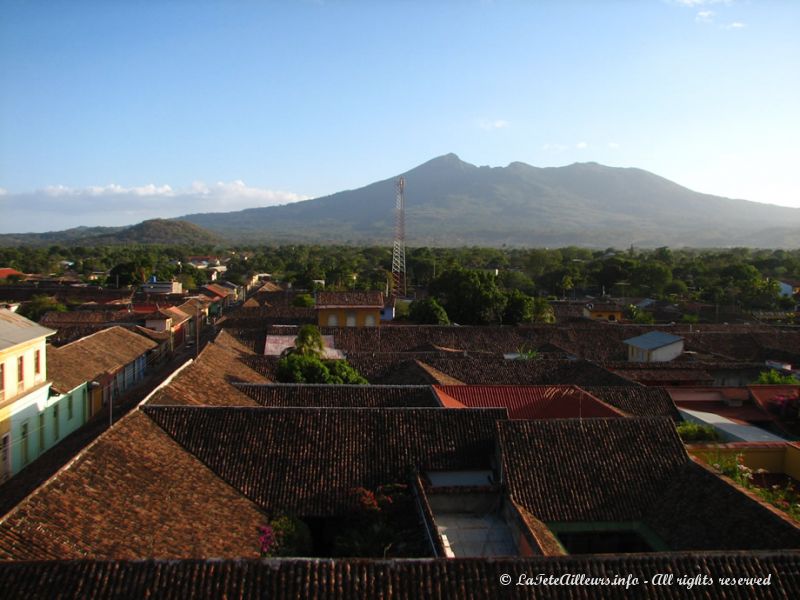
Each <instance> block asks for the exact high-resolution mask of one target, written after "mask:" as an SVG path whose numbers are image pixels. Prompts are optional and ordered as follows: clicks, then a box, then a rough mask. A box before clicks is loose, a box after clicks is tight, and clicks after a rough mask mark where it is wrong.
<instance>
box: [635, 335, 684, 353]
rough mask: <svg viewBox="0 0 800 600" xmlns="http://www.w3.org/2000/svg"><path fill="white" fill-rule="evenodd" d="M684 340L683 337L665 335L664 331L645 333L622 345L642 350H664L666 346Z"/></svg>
mask: <svg viewBox="0 0 800 600" xmlns="http://www.w3.org/2000/svg"><path fill="white" fill-rule="evenodd" d="M682 339H683V338H682V337H680V336H677V335H672V334H671V333H664V332H663V331H651V332H649V333H645V334H644V335H639V336H637V337H633V338H628V339H627V340H623V342H622V343H623V344H628V345H629V346H635V347H637V348H641V349H642V350H655V349H656V348H662V347H664V346H669V345H670V344H674V343H675V342H680V341H681V340H682Z"/></svg>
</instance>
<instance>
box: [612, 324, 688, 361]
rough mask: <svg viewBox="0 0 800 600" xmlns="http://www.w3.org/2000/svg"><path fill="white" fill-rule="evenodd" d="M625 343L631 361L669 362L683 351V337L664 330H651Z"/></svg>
mask: <svg viewBox="0 0 800 600" xmlns="http://www.w3.org/2000/svg"><path fill="white" fill-rule="evenodd" d="M623 343H624V344H626V345H627V346H628V360H629V361H631V362H668V361H670V360H673V359H675V358H677V357H678V356H680V355H681V353H683V338H682V337H679V336H677V335H672V334H671V333H664V332H663V331H650V332H649V333H645V334H644V335H640V336H637V337H634V338H629V339H627V340H625V341H624V342H623Z"/></svg>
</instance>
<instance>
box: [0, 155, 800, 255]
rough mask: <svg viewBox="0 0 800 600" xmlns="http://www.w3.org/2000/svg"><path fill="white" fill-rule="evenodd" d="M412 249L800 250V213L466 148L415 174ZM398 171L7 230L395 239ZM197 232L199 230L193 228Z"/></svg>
mask: <svg viewBox="0 0 800 600" xmlns="http://www.w3.org/2000/svg"><path fill="white" fill-rule="evenodd" d="M402 175H403V176H404V177H405V180H406V207H407V212H406V223H407V225H406V233H407V239H408V242H409V244H412V245H438V246H461V245H489V246H492V245H493V246H500V245H503V244H508V245H514V246H550V247H553V246H564V245H573V244H574V245H580V246H590V247H601V248H605V247H609V246H614V247H617V248H623V247H627V246H629V245H631V244H634V245H636V246H640V247H648V246H650V247H655V246H694V247H730V246H749V247H764V248H779V247H782V248H786V247H800V209H797V208H784V207H780V206H774V205H769V204H759V203H757V202H748V201H746V200H732V199H730V198H723V197H720V196H712V195H709V194H700V193H698V192H694V191H692V190H690V189H687V188H685V187H682V186H680V185H678V184H677V183H674V182H672V181H669V180H667V179H664V178H663V177H659V176H658V175H654V174H653V173H649V172H647V171H643V170H641V169H633V168H616V167H606V166H603V165H600V164H597V163H575V164H572V165H568V166H565V167H548V168H538V167H532V166H531V165H527V164H525V163H521V162H514V163H511V164H510V165H508V166H507V167H477V166H475V165H472V164H469V163H466V162H464V161H462V160H461V159H459V158H458V156H456V155H455V154H447V155H445V156H440V157H438V158H435V159H433V160H430V161H428V162H426V163H424V164H422V165H420V166H418V167H416V168H414V169H411V170H410V171H407V172H406V173H402ZM396 179H397V176H393V177H390V178H388V179H384V180H383V181H378V182H376V183H372V184H370V185H367V186H365V187H362V188H359V189H356V190H348V191H343V192H338V193H336V194H332V195H330V196H325V197H322V198H316V199H313V200H304V201H302V202H295V203H293V204H286V205H283V206H271V207H265V208H251V209H247V210H241V211H237V212H229V213H206V214H193V215H187V216H185V217H181V220H169V221H166V220H162V219H155V220H152V221H145V222H143V223H141V224H139V225H136V226H133V227H127V228H116V229H111V228H91V229H90V228H77V229H70V230H67V231H63V232H51V233H43V234H25V235H20V234H8V235H0V245H19V244H23V243H33V244H52V243H70V244H76V243H80V244H84V245H90V244H113V243H143V244H147V243H161V244H164V243H176V244H187V243H196V244H206V243H218V242H220V241H222V240H226V241H232V242H251V243H272V242H313V243H374V244H381V245H390V244H391V241H392V229H393V224H394V214H393V211H394V199H395V189H394V186H395V181H396ZM190 224H194V225H195V226H199V227H195V228H193V226H192V225H190Z"/></svg>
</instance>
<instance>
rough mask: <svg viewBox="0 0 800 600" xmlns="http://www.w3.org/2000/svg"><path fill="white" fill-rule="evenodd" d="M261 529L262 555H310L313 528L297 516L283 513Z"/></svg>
mask: <svg viewBox="0 0 800 600" xmlns="http://www.w3.org/2000/svg"><path fill="white" fill-rule="evenodd" d="M258 529H259V533H260V535H259V542H260V544H261V556H262V557H270V556H308V555H309V554H310V553H311V548H312V541H311V530H310V529H309V528H308V525H306V524H305V523H304V522H303V521H301V520H300V519H298V518H297V517H289V516H286V515H281V516H279V517H276V518H275V519H272V520H271V521H270V522H269V523H268V524H267V525H262V526H261V527H259V528H258Z"/></svg>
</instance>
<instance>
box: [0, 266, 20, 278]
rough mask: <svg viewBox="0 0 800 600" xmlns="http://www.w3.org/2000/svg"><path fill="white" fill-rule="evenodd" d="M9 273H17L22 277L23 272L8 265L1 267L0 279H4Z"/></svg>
mask: <svg viewBox="0 0 800 600" xmlns="http://www.w3.org/2000/svg"><path fill="white" fill-rule="evenodd" d="M11 275H18V276H19V277H24V276H25V273H22V272H21V271H17V270H16V269H11V268H9V267H3V268H2V269H0V279H6V278H8V277H10V276H11Z"/></svg>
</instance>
